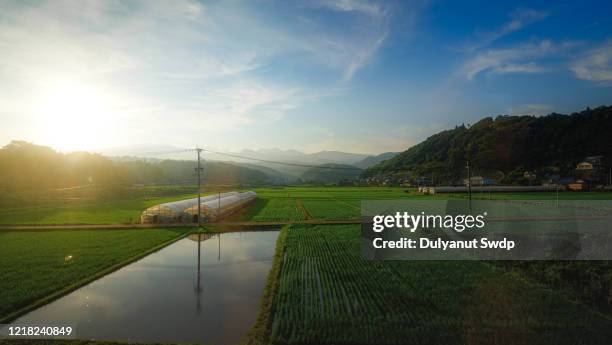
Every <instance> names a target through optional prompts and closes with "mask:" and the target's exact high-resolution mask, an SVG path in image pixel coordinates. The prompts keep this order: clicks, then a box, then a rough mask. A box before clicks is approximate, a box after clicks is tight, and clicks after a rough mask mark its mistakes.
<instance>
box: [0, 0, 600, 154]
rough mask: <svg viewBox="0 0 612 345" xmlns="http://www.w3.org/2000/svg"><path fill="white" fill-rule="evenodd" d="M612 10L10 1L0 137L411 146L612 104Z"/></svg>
mask: <svg viewBox="0 0 612 345" xmlns="http://www.w3.org/2000/svg"><path fill="white" fill-rule="evenodd" d="M611 13H612V4H611V3H609V2H605V1H601V2H584V1H583V2H577V1H576V2H557V1H555V2H543V1H529V2H512V1H494V2H491V1H444V2H443V1H411V2H407V1H397V2H381V1H371V2H369V1H359V0H343V1H327V0H320V1H309V2H298V1H279V2H274V1H244V2H241V1H210V2H199V1H191V0H178V1H173V2H168V1H165V2H164V1H52V2H46V1H26V2H23V1H20V2H17V1H15V2H12V1H2V2H0V49H1V50H2V54H0V120H2V123H3V126H2V128H1V129H0V142H2V143H7V142H8V141H9V140H12V139H25V140H29V141H33V142H35V143H39V144H45V145H50V146H53V147H55V148H57V149H60V150H64V151H67V150H96V149H101V148H109V147H116V146H129V145H140V144H155V145H174V146H181V147H192V146H195V145H200V146H203V147H209V148H214V149H218V150H240V149H243V148H251V149H252V148H271V147H278V148H282V149H298V150H302V151H306V152H314V151H319V150H341V151H349V152H360V153H380V152H384V151H400V150H404V149H406V148H408V147H409V146H411V145H413V144H415V143H418V142H419V141H421V140H423V139H425V138H426V137H427V136H429V135H431V134H433V133H436V132H438V131H440V130H442V129H446V128H452V127H454V126H455V125H457V124H461V123H466V124H467V123H473V122H475V121H477V120H478V119H480V118H482V117H485V116H491V115H498V114H534V115H543V114H548V113H550V112H553V111H555V112H560V113H568V112H573V111H578V110H581V109H584V108H585V107H587V106H591V107H594V106H598V105H610V104H612V16H611V15H610V14H611Z"/></svg>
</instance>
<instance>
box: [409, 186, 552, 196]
mask: <svg viewBox="0 0 612 345" xmlns="http://www.w3.org/2000/svg"><path fill="white" fill-rule="evenodd" d="M471 189H472V192H473V193H478V192H492V193H520V192H554V191H556V190H563V189H564V187H562V186H557V185H546V186H472V188H471ZM421 192H422V193H423V194H436V193H467V192H468V187H463V186H441V187H427V188H423V189H422V190H421Z"/></svg>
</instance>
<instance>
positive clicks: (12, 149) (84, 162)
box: [0, 141, 270, 194]
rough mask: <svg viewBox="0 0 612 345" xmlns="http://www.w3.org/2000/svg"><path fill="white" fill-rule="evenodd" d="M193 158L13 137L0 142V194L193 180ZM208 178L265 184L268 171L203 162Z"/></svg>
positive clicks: (220, 180)
mask: <svg viewBox="0 0 612 345" xmlns="http://www.w3.org/2000/svg"><path fill="white" fill-rule="evenodd" d="M194 167H195V162H194V161H180V160H155V161H151V160H144V159H123V160H122V159H111V158H109V157H105V156H102V155H100V154H92V153H87V152H73V153H66V154H65V153H61V152H56V151H54V150H53V149H51V148H50V147H46V146H39V145H34V144H31V143H28V142H25V141H13V142H11V143H9V144H8V145H6V146H4V147H3V148H0V194H1V193H6V192H20V191H31V190H51V189H58V188H72V187H76V186H84V185H88V186H96V187H121V186H124V185H131V184H135V183H143V184H144V183H158V184H165V183H169V184H176V183H191V184H194V183H195V181H196V178H195V171H194ZM204 167H205V168H204V170H203V180H204V182H205V183H208V184H217V185H219V184H222V185H227V184H266V183H270V177H269V176H268V175H266V174H265V173H263V172H261V171H258V170H255V169H250V168H247V167H242V166H238V165H234V164H231V163H224V162H213V161H206V162H204Z"/></svg>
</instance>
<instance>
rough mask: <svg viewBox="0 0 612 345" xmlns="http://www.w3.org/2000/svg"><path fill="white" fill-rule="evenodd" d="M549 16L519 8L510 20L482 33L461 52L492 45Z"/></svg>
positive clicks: (541, 12)
mask: <svg viewBox="0 0 612 345" xmlns="http://www.w3.org/2000/svg"><path fill="white" fill-rule="evenodd" d="M548 16H549V13H548V12H547V11H541V10H535V9H530V8H519V9H517V10H515V11H514V12H512V13H511V14H510V20H509V21H507V22H505V23H504V24H503V25H501V26H500V27H498V28H497V29H495V30H492V31H480V32H477V33H476V38H475V39H474V40H472V42H470V43H467V44H465V45H464V46H463V47H462V48H461V50H463V51H468V52H469V51H475V50H478V49H481V48H484V47H487V46H489V45H491V44H492V43H493V42H495V41H497V40H499V39H500V38H502V37H504V36H506V35H508V34H511V33H513V32H515V31H519V30H521V29H523V28H525V27H526V26H528V25H530V24H533V23H535V22H538V21H541V20H543V19H545V18H546V17H548Z"/></svg>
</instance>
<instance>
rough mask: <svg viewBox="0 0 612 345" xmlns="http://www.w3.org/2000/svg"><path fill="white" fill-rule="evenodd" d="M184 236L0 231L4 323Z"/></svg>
mask: <svg viewBox="0 0 612 345" xmlns="http://www.w3.org/2000/svg"><path fill="white" fill-rule="evenodd" d="M183 233H184V230H174V229H170V230H166V229H147V230H78V231H74V230H69V231H3V232H0V253H2V254H1V255H0V291H2V293H1V294H0V323H2V320H3V319H5V318H7V317H9V316H10V314H12V313H14V312H17V311H19V310H20V309H22V308H24V307H27V306H30V305H32V304H33V303H37V302H39V301H40V302H42V301H43V300H44V299H46V298H48V297H49V296H57V294H58V293H61V292H62V290H65V289H67V290H71V289H73V288H75V287H78V285H81V284H83V283H86V282H88V281H90V280H91V279H92V278H95V277H96V276H97V275H100V274H104V273H108V272H107V271H108V270H109V269H112V268H114V267H118V266H122V265H124V264H126V263H128V262H130V261H131V260H133V259H135V258H138V257H140V256H141V255H143V254H145V253H148V252H149V251H151V250H153V249H155V248H157V247H159V246H162V245H165V244H168V243H170V242H172V241H173V240H175V239H178V238H179V237H180V236H181V235H182V234H183Z"/></svg>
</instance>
